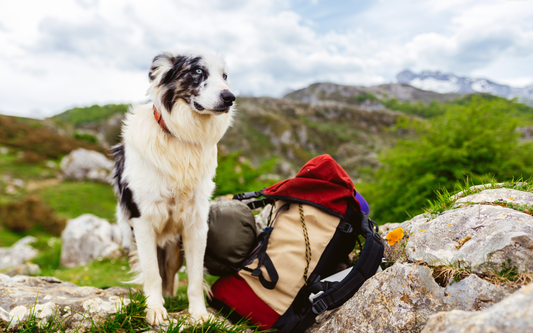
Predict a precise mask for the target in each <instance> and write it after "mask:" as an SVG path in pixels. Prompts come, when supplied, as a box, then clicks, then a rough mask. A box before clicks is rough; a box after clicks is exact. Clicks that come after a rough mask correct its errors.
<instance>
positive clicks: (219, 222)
mask: <svg viewBox="0 0 533 333" xmlns="http://www.w3.org/2000/svg"><path fill="white" fill-rule="evenodd" d="M208 224H209V232H208V234H207V247H206V251H205V258H204V266H205V268H207V271H208V272H209V274H211V275H216V276H223V275H228V274H232V273H235V272H237V271H239V269H240V267H241V264H242V263H243V261H244V260H245V259H246V258H247V257H248V255H249V254H250V252H251V251H252V250H253V248H254V246H255V245H256V239H257V236H258V234H259V230H258V229H257V226H256V224H255V218H254V214H253V213H252V210H251V209H250V208H248V206H247V205H246V204H244V203H242V202H240V201H237V200H228V201H218V202H214V203H212V204H211V207H210V209H209V219H208Z"/></svg>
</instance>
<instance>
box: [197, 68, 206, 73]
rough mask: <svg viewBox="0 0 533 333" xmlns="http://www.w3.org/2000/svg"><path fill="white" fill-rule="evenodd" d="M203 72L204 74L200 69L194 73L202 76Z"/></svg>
mask: <svg viewBox="0 0 533 333" xmlns="http://www.w3.org/2000/svg"><path fill="white" fill-rule="evenodd" d="M203 72H204V71H203V70H201V69H200V68H198V69H197V70H196V73H198V74H202V73H203Z"/></svg>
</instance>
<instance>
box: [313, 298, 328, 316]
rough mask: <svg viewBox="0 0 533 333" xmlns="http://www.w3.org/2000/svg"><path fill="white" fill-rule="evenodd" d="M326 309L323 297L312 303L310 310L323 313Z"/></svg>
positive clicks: (317, 313)
mask: <svg viewBox="0 0 533 333" xmlns="http://www.w3.org/2000/svg"><path fill="white" fill-rule="evenodd" d="M327 309H328V306H327V304H326V302H324V300H323V299H319V300H318V301H316V302H314V303H313V307H312V310H313V313H315V314H316V315H319V314H321V313H323V312H324V311H326V310H327Z"/></svg>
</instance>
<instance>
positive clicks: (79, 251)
mask: <svg viewBox="0 0 533 333" xmlns="http://www.w3.org/2000/svg"><path fill="white" fill-rule="evenodd" d="M61 239H62V240H63V243H62V246H61V265H63V266H66V267H76V266H81V265H85V264H87V263H89V262H90V261H92V260H94V259H97V258H118V257H120V256H121V252H120V244H121V236H120V231H119V229H118V226H117V225H116V224H113V225H112V224H110V223H109V222H107V221H106V220H104V219H101V218H99V217H96V216H94V215H91V214H84V215H81V216H80V217H77V218H75V219H73V220H69V221H68V222H67V226H66V228H65V230H63V232H62V233H61Z"/></svg>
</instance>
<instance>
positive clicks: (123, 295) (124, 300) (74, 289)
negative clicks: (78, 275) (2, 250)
mask: <svg viewBox="0 0 533 333" xmlns="http://www.w3.org/2000/svg"><path fill="white" fill-rule="evenodd" d="M127 295H128V289H126V288H119V287H114V288H109V289H107V290H101V289H98V288H94V287H79V286H77V285H75V284H74V283H71V282H61V281H60V280H58V279H56V278H53V277H29V276H20V275H19V276H15V277H9V276H7V275H2V274H0V320H3V321H5V322H7V323H9V322H11V327H16V326H18V325H19V323H20V322H21V321H25V320H27V319H28V316H30V315H35V317H36V319H37V320H38V321H39V322H41V323H45V322H46V321H47V320H48V319H49V318H51V317H59V318H61V319H62V320H63V323H64V324H65V325H66V327H67V328H70V329H81V331H83V328H87V327H90V326H91V320H98V318H102V317H105V316H106V315H107V314H108V313H115V312H117V310H118V309H120V308H121V307H122V306H125V305H128V304H129V302H130V301H129V299H128V297H127Z"/></svg>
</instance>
